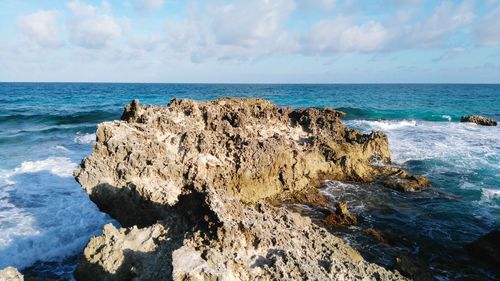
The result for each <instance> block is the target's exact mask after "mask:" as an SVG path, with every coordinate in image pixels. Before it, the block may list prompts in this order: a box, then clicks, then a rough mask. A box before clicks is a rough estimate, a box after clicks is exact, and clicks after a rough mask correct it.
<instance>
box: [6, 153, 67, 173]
mask: <svg viewBox="0 0 500 281" xmlns="http://www.w3.org/2000/svg"><path fill="white" fill-rule="evenodd" d="M76 166H77V164H76V163H74V162H72V161H71V159H69V158H66V157H49V158H47V159H45V160H38V161H24V162H22V163H21V166H19V167H17V168H15V169H14V171H13V173H12V174H11V175H10V176H12V175H18V174H23V173H36V172H41V171H47V172H50V173H51V174H53V175H56V176H59V177H72V176H73V170H74V169H75V168H76Z"/></svg>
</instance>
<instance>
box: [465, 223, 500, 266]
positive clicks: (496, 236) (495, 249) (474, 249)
mask: <svg viewBox="0 0 500 281" xmlns="http://www.w3.org/2000/svg"><path fill="white" fill-rule="evenodd" d="M465 249H466V250H467V251H468V252H469V253H470V254H471V255H473V256H475V257H476V258H478V259H480V260H483V261H485V262H487V263H489V264H491V265H493V266H495V267H496V268H497V269H498V268H500V230H497V229H495V230H492V231H491V232H489V233H487V234H486V235H484V236H482V237H480V238H479V239H477V240H475V241H472V242H471V243H470V244H468V245H467V246H466V247H465Z"/></svg>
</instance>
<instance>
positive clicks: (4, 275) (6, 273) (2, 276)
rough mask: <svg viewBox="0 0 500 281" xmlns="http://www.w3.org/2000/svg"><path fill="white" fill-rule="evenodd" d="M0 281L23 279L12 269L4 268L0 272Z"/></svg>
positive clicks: (19, 280)
mask: <svg viewBox="0 0 500 281" xmlns="http://www.w3.org/2000/svg"><path fill="white" fill-rule="evenodd" d="M0 281H24V277H23V275H22V274H21V273H19V271H17V269H16V268H14V267H6V268H4V269H2V270H0Z"/></svg>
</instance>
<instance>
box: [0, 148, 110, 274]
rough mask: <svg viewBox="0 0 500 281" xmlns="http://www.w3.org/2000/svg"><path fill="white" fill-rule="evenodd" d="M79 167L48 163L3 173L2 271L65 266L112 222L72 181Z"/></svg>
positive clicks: (59, 161)
mask: <svg viewBox="0 0 500 281" xmlns="http://www.w3.org/2000/svg"><path fill="white" fill-rule="evenodd" d="M75 166H76V164H75V163H74V162H72V161H71V160H70V159H69V158H65V157H49V158H47V159H45V160H39V161H25V162H23V163H22V164H21V165H19V166H18V167H17V168H15V169H10V170H0V268H4V267H6V266H15V267H18V268H20V269H22V268H25V267H27V266H30V265H32V264H33V263H34V262H36V261H62V260H63V259H64V258H67V257H69V256H71V255H75V254H77V253H78V252H79V251H81V250H82V249H83V247H84V245H85V243H87V241H88V239H89V238H90V237H91V236H92V235H96V234H98V232H99V230H100V229H102V225H104V224H105V223H107V222H110V219H109V218H108V217H107V216H106V215H105V214H103V213H100V212H99V211H98V210H97V208H96V206H95V205H94V204H93V203H92V202H91V201H90V200H88V196H87V195H86V194H85V192H84V191H83V190H82V189H81V188H80V187H79V186H78V184H77V183H76V182H75V181H74V180H73V178H72V177H71V174H72V171H73V168H74V167H75ZM45 172H49V173H45Z"/></svg>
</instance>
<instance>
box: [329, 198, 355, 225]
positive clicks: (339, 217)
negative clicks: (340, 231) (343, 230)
mask: <svg viewBox="0 0 500 281" xmlns="http://www.w3.org/2000/svg"><path fill="white" fill-rule="evenodd" d="M322 222H323V223H324V224H327V225H350V224H357V223H358V218H357V217H356V216H354V215H352V214H351V213H350V212H349V210H348V209H347V206H346V204H345V203H344V202H342V201H340V202H339V203H337V205H336V206H335V213H331V214H329V215H327V216H326V217H325V218H324V219H323V221H322Z"/></svg>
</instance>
